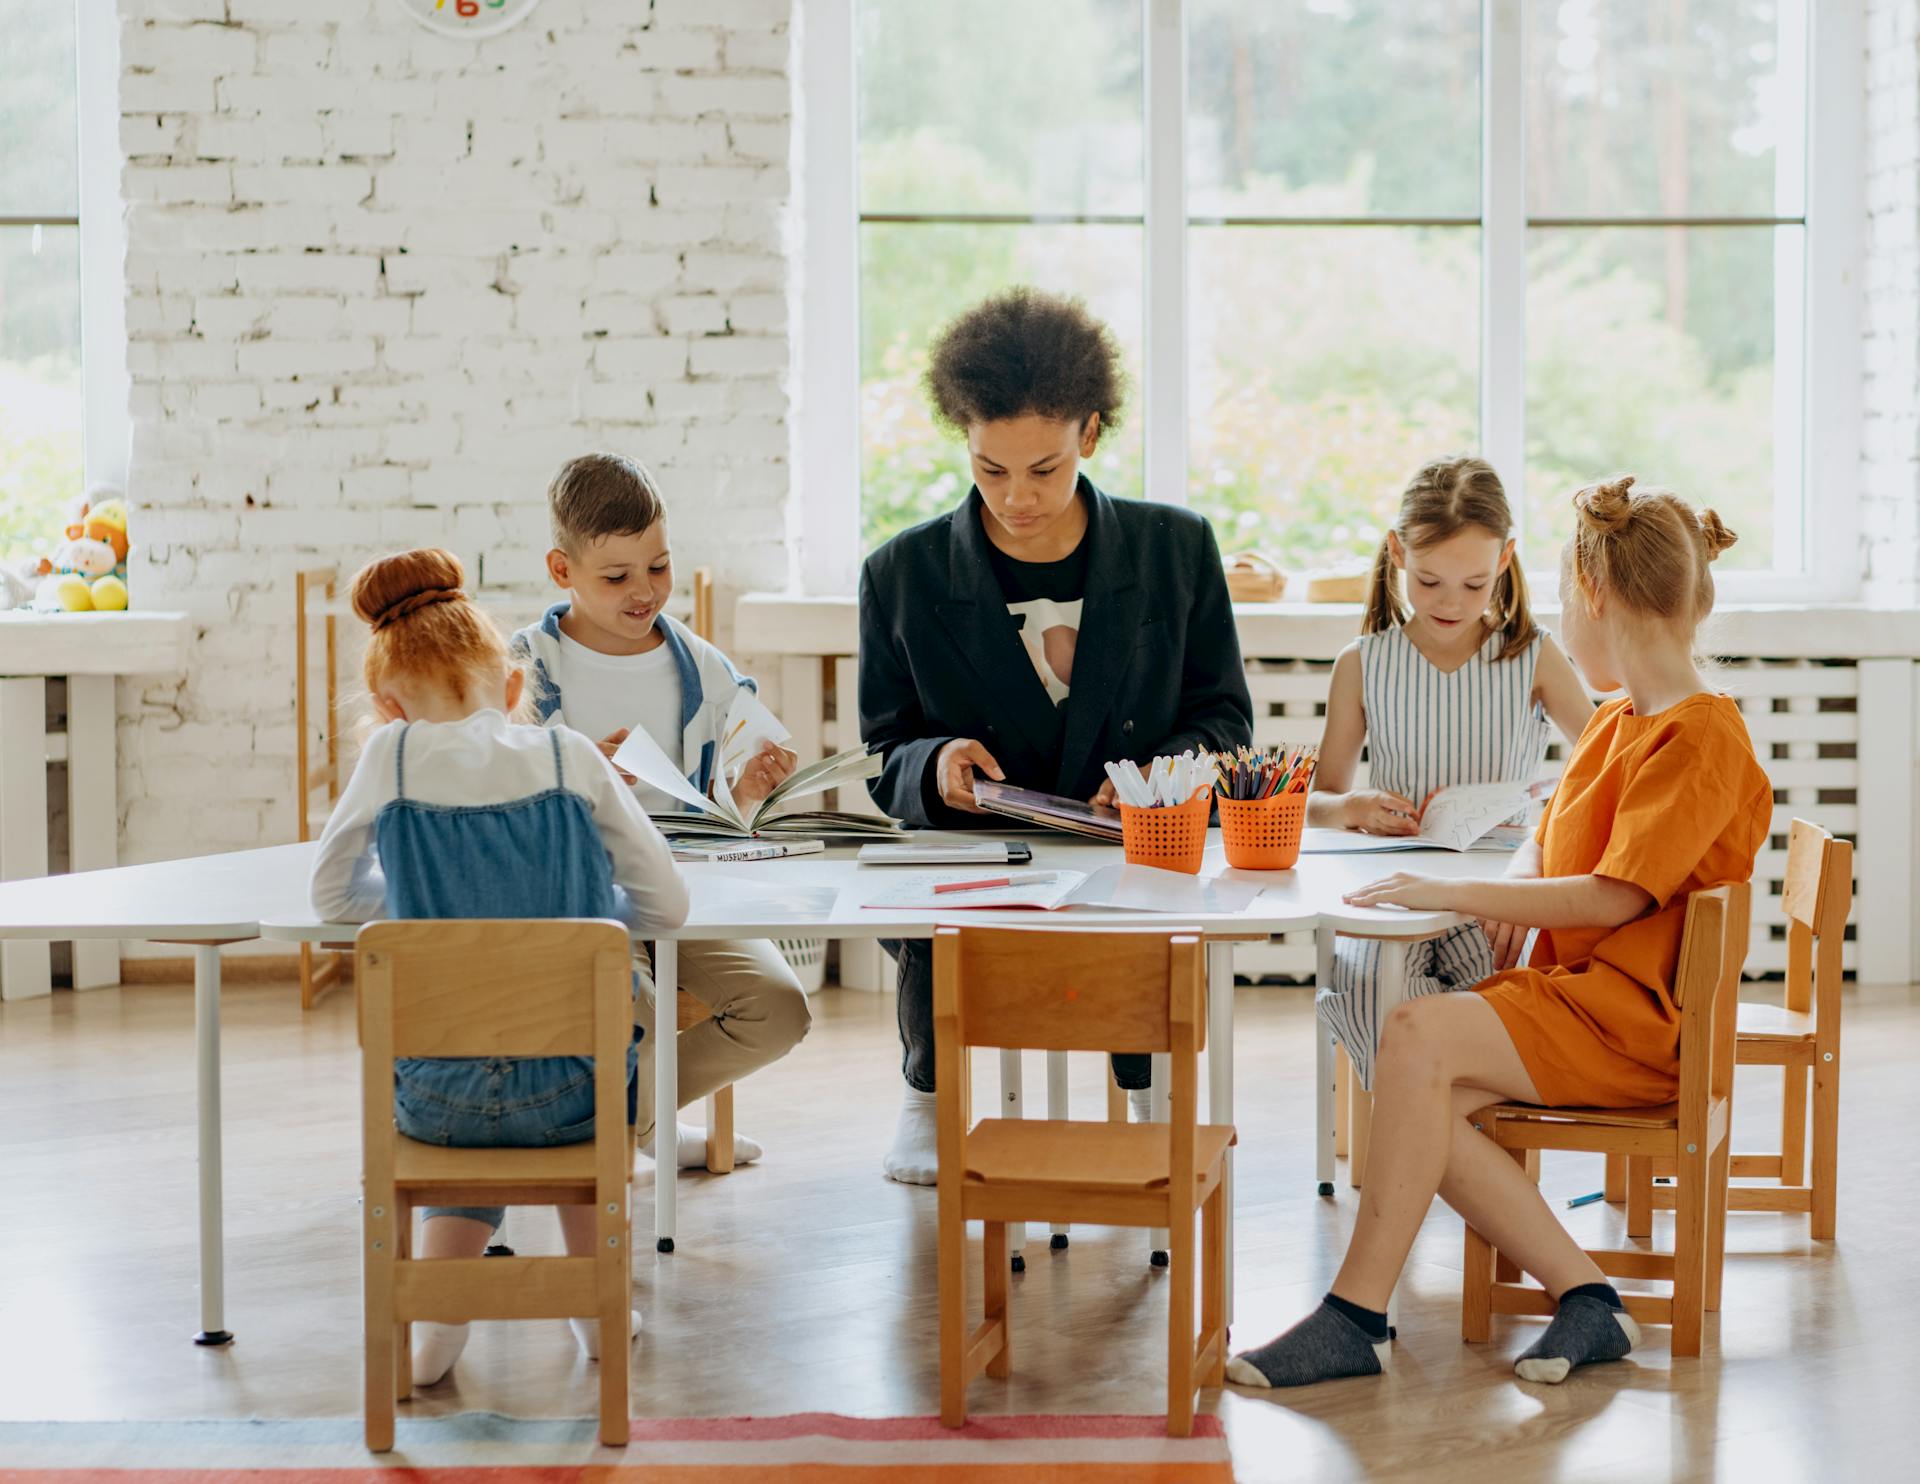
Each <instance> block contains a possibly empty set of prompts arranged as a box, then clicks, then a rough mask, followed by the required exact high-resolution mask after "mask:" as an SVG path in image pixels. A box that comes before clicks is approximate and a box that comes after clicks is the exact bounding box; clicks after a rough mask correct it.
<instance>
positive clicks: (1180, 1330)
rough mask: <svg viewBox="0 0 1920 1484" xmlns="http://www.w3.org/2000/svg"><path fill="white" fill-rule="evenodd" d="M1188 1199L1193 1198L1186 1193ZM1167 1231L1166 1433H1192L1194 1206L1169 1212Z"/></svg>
mask: <svg viewBox="0 0 1920 1484" xmlns="http://www.w3.org/2000/svg"><path fill="white" fill-rule="evenodd" d="M1187 1199H1188V1200H1189V1201H1191V1200H1192V1199H1193V1197H1192V1195H1191V1193H1189V1195H1188V1197H1187ZM1170 1214H1171V1216H1172V1220H1173V1225H1172V1226H1171V1227H1170V1228H1169V1229H1168V1231H1167V1258H1168V1262H1167V1436H1168V1437H1170V1438H1184V1437H1189V1436H1191V1435H1192V1433H1193V1273H1194V1268H1195V1266H1196V1264H1195V1262H1194V1257H1195V1252H1194V1245H1193V1208H1192V1206H1190V1205H1188V1206H1185V1208H1184V1209H1181V1208H1180V1207H1177V1206H1176V1208H1175V1209H1174V1210H1173V1211H1172V1212H1171V1213H1170Z"/></svg>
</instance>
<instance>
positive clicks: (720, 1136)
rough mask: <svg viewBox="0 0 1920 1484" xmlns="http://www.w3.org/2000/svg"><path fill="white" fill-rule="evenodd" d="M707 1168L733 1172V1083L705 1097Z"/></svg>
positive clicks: (720, 1172)
mask: <svg viewBox="0 0 1920 1484" xmlns="http://www.w3.org/2000/svg"><path fill="white" fill-rule="evenodd" d="M707 1169H708V1171H709V1172H711V1173H712V1174H715V1175H730V1174H732V1173H733V1084H732V1083H728V1084H727V1085H726V1086H725V1087H723V1088H721V1089H720V1090H719V1091H717V1092H715V1093H712V1094H710V1095H709V1096H708V1098H707Z"/></svg>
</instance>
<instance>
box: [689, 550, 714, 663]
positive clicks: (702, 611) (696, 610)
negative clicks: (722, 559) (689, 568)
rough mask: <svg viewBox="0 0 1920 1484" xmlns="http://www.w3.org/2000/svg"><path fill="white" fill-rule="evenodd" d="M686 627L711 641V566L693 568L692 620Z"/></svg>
mask: <svg viewBox="0 0 1920 1484" xmlns="http://www.w3.org/2000/svg"><path fill="white" fill-rule="evenodd" d="M688 627H690V628H691V629H692V630H693V631H694V633H696V634H698V635H699V636H700V637H701V638H702V639H705V640H706V641H707V642H708V643H709V644H711V643H712V642H713V568H711V567H695V568H694V569H693V622H692V623H691V624H690V625H688Z"/></svg>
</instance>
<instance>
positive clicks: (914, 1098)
mask: <svg viewBox="0 0 1920 1484" xmlns="http://www.w3.org/2000/svg"><path fill="white" fill-rule="evenodd" d="M904 1094H905V1095H904V1096H903V1097H902V1098H901V1100H900V1122H899V1124H898V1125H896V1126H895V1128H894V1131H893V1148H891V1149H889V1150H888V1151H887V1158H886V1161H885V1167H886V1171H887V1178H888V1179H889V1180H898V1181H899V1182H900V1183H901V1184H902V1185H934V1184H937V1183H938V1182H939V1178H940V1136H939V1131H938V1126H937V1124H936V1122H935V1117H934V1106H935V1099H934V1095H933V1094H932V1093H930V1092H921V1091H920V1090H919V1089H918V1088H913V1087H909V1088H906V1089H904Z"/></svg>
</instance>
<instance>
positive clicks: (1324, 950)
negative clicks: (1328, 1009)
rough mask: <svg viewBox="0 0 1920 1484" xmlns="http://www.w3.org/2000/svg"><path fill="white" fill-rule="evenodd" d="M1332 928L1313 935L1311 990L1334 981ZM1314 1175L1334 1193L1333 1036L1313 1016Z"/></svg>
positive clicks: (1324, 1188) (1327, 1192) (1323, 1189)
mask: <svg viewBox="0 0 1920 1484" xmlns="http://www.w3.org/2000/svg"><path fill="white" fill-rule="evenodd" d="M1334 937H1335V934H1334V932H1333V930H1332V929H1331V928H1325V927H1323V928H1318V929H1316V930H1315V932H1314V935H1313V947H1314V957H1315V961H1316V965H1315V968H1314V979H1313V985H1314V991H1315V993H1318V992H1319V990H1320V989H1321V988H1323V987H1324V986H1326V985H1329V984H1332V983H1333V940H1334ZM1313 1178H1314V1179H1315V1180H1316V1181H1318V1182H1319V1186H1318V1188H1319V1191H1320V1194H1321V1195H1332V1194H1333V1036H1332V1034H1331V1033H1330V1032H1329V1031H1328V1030H1327V1028H1326V1027H1325V1026H1323V1025H1321V1024H1320V1016H1319V1015H1318V1013H1316V1014H1315V1015H1314V1017H1313Z"/></svg>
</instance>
